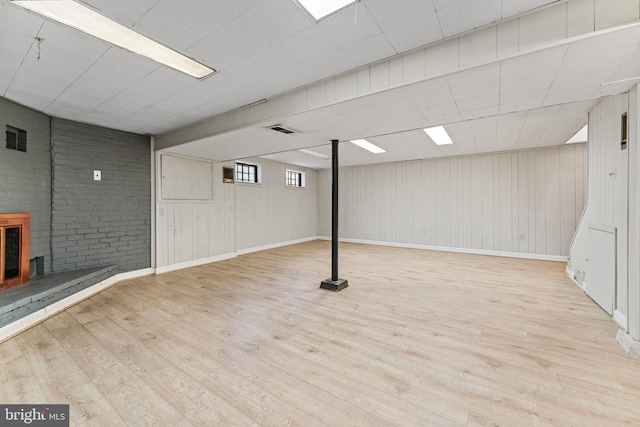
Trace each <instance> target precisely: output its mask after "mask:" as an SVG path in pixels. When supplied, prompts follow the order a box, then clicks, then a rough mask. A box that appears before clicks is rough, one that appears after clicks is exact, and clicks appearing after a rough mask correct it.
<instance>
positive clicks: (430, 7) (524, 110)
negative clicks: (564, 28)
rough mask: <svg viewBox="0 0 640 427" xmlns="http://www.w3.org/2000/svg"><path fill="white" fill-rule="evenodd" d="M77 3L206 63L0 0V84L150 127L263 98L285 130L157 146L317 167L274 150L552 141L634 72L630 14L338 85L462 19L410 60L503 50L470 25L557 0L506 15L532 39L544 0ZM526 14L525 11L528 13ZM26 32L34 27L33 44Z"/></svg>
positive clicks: (39, 104)
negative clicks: (140, 48) (439, 131)
mask: <svg viewBox="0 0 640 427" xmlns="http://www.w3.org/2000/svg"><path fill="white" fill-rule="evenodd" d="M572 1H577V0H570V2H572ZM616 1H620V4H623V3H624V4H625V5H627V4H630V3H631V2H625V1H624V0H616ZM83 2H84V3H86V4H88V5H89V6H90V7H92V8H94V9H96V10H100V11H103V12H104V13H105V14H106V15H107V16H110V17H112V18H114V19H116V20H117V21H118V22H121V23H123V24H125V25H128V26H131V27H132V28H134V29H137V30H139V31H141V32H142V33H143V34H145V35H147V36H149V37H151V38H152V39H155V40H158V41H160V42H162V43H165V44H167V45H168V46H169V47H172V48H173V49H177V50H178V51H181V52H183V53H185V54H187V55H188V56H191V57H194V58H196V59H198V60H200V61H203V62H204V63H206V64H207V65H209V66H211V67H213V68H216V69H217V70H218V71H219V73H217V74H215V75H213V76H210V77H208V78H206V79H204V80H202V81H199V80H197V79H193V78H190V77H187V76H186V75H183V74H181V73H178V72H176V71H172V70H169V69H167V68H165V67H162V66H160V65H158V64H156V63H155V62H152V61H150V60H148V59H144V58H141V57H138V56H136V55H134V54H131V53H129V52H126V51H123V50H120V49H118V48H114V47H109V45H107V44H106V43H103V42H101V41H99V40H97V39H94V38H92V37H89V36H86V35H83V34H81V33H78V32H76V31H74V30H71V29H69V28H66V27H63V26H61V25H58V24H55V23H53V22H51V21H45V20H44V19H42V18H40V17H38V16H37V15H35V14H33V13H30V12H27V11H26V10H24V9H22V8H20V7H17V6H16V5H14V4H11V2H9V1H7V0H0V3H1V4H0V6H1V7H2V9H1V12H2V13H0V54H1V55H3V58H4V60H3V61H2V63H0V94H2V95H3V96H6V97H7V98H9V99H11V100H14V101H16V102H19V103H22V104H24V105H26V106H28V107H31V108H35V109H37V110H41V111H44V112H47V113H50V114H53V115H56V116H59V117H63V118H68V119H73V120H79V121H83V122H88V123H96V124H100V125H104V126H108V127H113V128H117V129H122V130H129V131H135V132H139V133H149V134H155V135H158V134H161V133H164V132H168V131H171V130H174V129H177V128H185V127H187V126H191V125H193V124H194V123H196V122H198V121H201V120H205V119H207V118H210V117H213V116H216V115H218V114H222V113H225V112H227V111H230V110H234V109H237V108H239V107H242V106H244V105H246V104H250V103H253V102H256V101H259V100H262V99H269V103H267V104H266V105H265V108H269V109H271V110H270V111H273V112H274V114H279V115H280V116H279V117H278V119H277V122H280V123H282V124H283V125H285V126H291V127H292V128H294V129H296V130H298V131H299V133H298V134H296V135H294V136H292V137H287V136H284V135H280V134H275V133H274V132H272V131H267V130H265V129H264V126H266V125H270V124H274V123H273V122H271V123H258V124H256V122H255V121H254V122H247V123H251V124H249V125H248V126H249V127H248V128H244V129H243V128H240V129H238V130H236V131H233V132H228V133H223V134H220V135H209V136H207V137H206V138H204V139H202V140H200V141H193V142H190V143H186V144H184V145H181V146H178V147H175V148H172V151H173V152H180V153H182V154H188V155H193V156H197V157H205V158H211V159H215V160H228V159H233V158H238V157H252V156H256V155H273V156H276V157H277V158H280V159H282V160H283V161H286V162H287V163H293V164H296V163H295V162H304V163H298V164H301V165H302V164H304V165H308V166H309V167H326V164H327V162H325V161H321V160H320V159H314V158H311V159H308V157H309V156H308V155H305V154H302V153H297V152H293V153H289V152H288V151H291V150H295V149H297V148H308V147H316V150H317V151H321V152H326V153H329V147H328V143H329V140H331V139H334V138H337V139H340V140H345V139H349V138H361V137H369V138H372V139H375V141H376V143H379V144H380V145H381V146H383V147H386V148H388V152H387V153H385V155H381V156H373V155H369V154H368V153H366V152H364V153H363V150H361V149H359V148H357V147H355V146H353V145H351V144H342V148H341V150H342V161H343V164H353V165H356V164H363V163H379V162H385V161H400V160H411V159H416V158H430V157H440V156H451V155H459V154H472V153H484V152H492V151H496V150H513V149H517V148H526V147H537V146H541V145H558V144H562V143H563V142H564V141H563V140H562V139H563V138H564V136H565V135H568V134H569V133H571V132H575V130H576V129H575V128H576V127H577V126H579V125H580V124H581V123H582V122H584V120H585V117H586V114H587V112H588V109H589V108H590V107H591V106H592V105H594V103H595V102H597V100H598V97H599V96H603V95H607V94H615V93H620V92H624V91H626V90H629V88H630V87H631V86H632V85H633V84H634V83H636V82H637V81H640V75H638V74H640V65H639V64H640V56H639V55H640V53H639V52H640V49H639V48H638V46H639V44H640V24H639V23H636V24H634V25H630V26H626V27H619V28H614V29H609V30H607V31H604V32H601V33H594V34H591V33H589V34H583V35H581V36H580V37H579V38H577V39H575V40H568V41H567V42H563V44H562V45H560V46H557V47H555V48H550V49H545V50H541V51H538V52H534V53H526V52H523V51H520V52H518V51H517V48H518V43H515V42H513V40H512V39H509V40H508V41H510V42H512V43H511V44H512V45H513V46H512V48H513V49H512V50H510V51H509V54H511V55H513V56H512V57H511V58H510V59H506V60H498V59H496V60H495V61H494V62H493V63H491V64H487V65H482V66H479V67H475V68H469V69H464V70H463V71H460V72H456V73H455V74H448V75H445V76H443V77H439V78H435V79H430V80H424V81H419V82H417V83H415V84H411V85H407V86H404V87H394V88H392V89H388V90H385V91H382V92H379V93H375V94H372V95H368V96H366V97H361V98H356V99H350V97H351V96H356V97H357V94H358V89H365V88H366V89H367V90H369V89H372V90H373V89H376V88H377V89H383V88H387V87H388V85H389V84H392V83H393V82H394V81H395V83H393V84H396V83H397V82H398V78H399V77H398V76H400V77H405V78H406V77H407V76H408V75H407V74H406V73H408V72H409V68H410V67H409V65H408V63H405V62H404V61H405V60H406V61H408V60H409V59H408V57H407V58H404V59H403V60H402V61H391V62H390V64H392V65H393V66H392V65H389V67H388V69H387V70H384V69H383V68H380V69H378V71H380V73H378V74H376V75H374V74H373V73H372V74H371V75H370V79H371V80H370V81H366V79H365V80H364V81H363V82H361V85H360V86H355V87H354V86H353V81H352V80H350V79H349V76H351V75H355V74H352V73H350V72H351V71H353V70H355V69H357V68H358V67H360V66H364V65H369V64H373V63H377V62H378V61H382V60H386V59H389V58H393V57H394V55H396V54H397V53H401V52H408V51H411V50H414V49H416V52H420V51H421V49H423V48H424V47H425V46H426V45H428V44H430V43H433V42H435V41H440V40H442V39H443V38H444V37H454V36H456V35H459V34H460V33H467V35H465V36H464V38H463V39H455V38H452V39H451V40H448V41H447V42H445V43H443V44H441V45H435V46H436V47H435V49H436V51H435V53H434V51H433V50H431V51H430V52H429V53H430V56H429V58H430V61H429V62H428V63H426V64H425V67H427V68H426V69H427V71H428V72H430V73H431V72H433V73H438V74H439V73H445V72H446V71H448V70H453V69H454V67H458V66H459V65H460V64H462V66H463V67H462V68H464V66H465V65H467V64H471V62H474V61H476V60H478V59H479V58H480V57H482V58H483V59H482V61H486V58H484V56H485V54H486V53H487V52H488V51H495V52H494V53H495V54H501V53H504V51H502V52H501V50H500V46H503V47H504V42H505V40H502V42H503V44H502V45H501V44H500V40H497V39H496V43H495V46H494V42H493V40H494V37H496V36H495V35H496V34H497V35H498V36H497V37H500V34H501V33H500V32H499V31H497V30H496V28H488V29H484V30H482V31H481V32H471V33H469V32H470V31H472V30H473V29H475V28H479V27H483V26H486V25H488V24H491V23H492V22H496V21H499V20H500V19H504V18H507V17H510V16H514V15H517V14H520V13H525V14H526V12H527V11H530V10H531V9H533V8H538V7H541V6H544V5H548V4H552V3H558V5H559V6H558V7H550V8H548V9H546V10H545V12H544V13H542V14H538V15H536V16H537V18H536V17H532V16H533V15H522V16H521V17H520V18H521V19H518V20H517V21H511V22H510V24H509V25H510V28H511V30H512V31H513V30H514V29H515V32H514V33H513V34H514V37H515V38H516V41H517V42H523V41H524V43H525V44H526V43H527V40H518V31H519V33H520V36H522V37H524V39H530V40H529V41H534V42H535V41H536V40H537V41H539V40H543V39H544V36H545V35H544V34H543V35H540V34H538V33H539V32H540V28H546V27H547V26H549V29H548V30H545V32H547V31H548V32H549V34H547V35H550V34H551V33H552V32H553V34H556V33H555V32H556V31H559V30H558V29H559V28H560V27H561V25H560V23H564V22H566V20H567V19H569V18H570V17H567V16H565V15H564V12H563V11H564V10H568V9H567V8H564V7H563V5H564V2H559V1H558V2H556V1H550V0H509V1H506V0H480V1H478V0H399V1H397V2H389V1H387V0H361V1H360V2H358V3H357V4H355V5H352V6H350V7H347V8H346V9H345V10H343V11H341V12H339V13H337V14H335V15H333V16H330V17H328V18H326V19H323V20H321V21H320V22H317V23H316V22H314V20H313V19H311V18H309V16H307V15H306V14H305V13H304V12H303V11H302V10H301V9H300V8H299V7H298V6H297V5H296V4H295V3H294V2H293V1H292V0H238V1H233V2H229V1H222V0H185V1H182V2H174V1H171V0H141V1H136V2H130V1H125V0H109V1H107V0H84V1H83ZM635 3H636V7H637V2H635ZM597 4H598V6H597V7H596V9H597V10H596V9H594V12H595V13H596V15H598V13H600V14H601V16H600V18H599V19H600V21H599V22H600V24H598V25H605V24H606V23H603V22H604V21H603V19H604V20H605V21H606V20H608V21H611V23H615V22H619V23H621V22H622V21H621V20H624V19H623V17H622V16H621V14H620V11H611V12H610V13H605V12H602V11H601V10H600V9H602V8H603V7H604V6H603V5H604V4H605V2H604V1H600V0H598V2H597ZM607 4H609V3H607ZM570 5H571V4H569V6H570ZM627 6H628V5H627ZM627 6H623V7H622V9H621V10H627V9H626V8H627ZM538 18H540V22H539V24H540V25H533V26H532V25H529V24H531V23H532V22H534V23H535V22H536V19H538ZM634 19H635V18H634ZM554 22H555V23H556V24H553V23H554ZM520 24H522V28H520ZM527 25H529V26H527ZM501 28H506V27H505V26H504V25H503V26H502V27H501ZM494 31H495V32H494ZM585 31H586V30H585ZM503 35H504V34H503ZM36 37H41V38H42V39H44V41H43V42H42V43H41V44H40V49H39V51H38V49H37V42H36V39H35V38H36ZM438 46H439V47H440V48H441V49H438ZM454 47H455V48H454ZM520 48H522V46H520ZM428 49H431V48H428ZM439 53H442V54H443V55H445V54H446V56H442V55H440V56H439ZM38 54H40V59H38ZM416 56H417V57H420V58H419V60H420V61H424V58H425V57H426V56H424V55H422V54H420V53H418V54H416ZM493 56H494V57H495V55H493ZM382 64H383V63H381V65H382ZM405 65H407V68H406V69H405V68H403V67H404V66H405ZM455 70H456V71H458V70H460V68H455ZM343 73H344V74H343ZM363 76H364V75H363ZM329 77H336V79H335V80H333V81H332V82H333V84H334V86H335V87H333V88H332V89H331V90H332V92H331V96H337V97H338V98H339V99H341V100H343V102H337V103H334V104H332V105H328V106H323V105H324V104H323V102H324V93H323V92H322V91H323V90H324V87H323V85H322V84H317V85H315V86H313V87H314V88H315V89H308V94H309V95H308V96H309V98H308V101H309V103H310V105H311V107H313V108H316V107H317V108H316V109H315V110H312V111H304V112H302V113H296V114H291V111H296V110H295V108H294V107H295V106H293V107H292V105H293V104H290V103H289V100H290V99H293V97H298V98H299V101H300V102H298V106H299V107H301V108H306V107H307V103H306V102H303V101H307V98H306V95H305V96H304V97H303V96H302V94H304V93H305V92H303V91H300V92H293V91H294V90H295V89H296V88H299V87H304V86H307V85H311V84H314V83H315V82H318V81H320V80H322V79H324V78H329ZM415 77H416V78H417V79H420V78H422V76H421V75H420V76H415ZM634 78H637V80H634ZM356 83H357V80H356ZM334 92H335V93H334ZM287 93H289V94H291V95H290V96H289V95H283V96H282V97H280V98H277V99H281V100H282V101H281V102H280V101H278V102H276V101H274V100H275V99H276V98H274V97H276V96H278V95H281V94H287ZM298 98H296V99H298ZM543 106H544V107H543ZM241 111H242V110H241ZM248 111H249V110H247V112H248ZM251 111H253V110H251ZM301 111H303V110H301ZM229 117H232V116H229ZM255 117H258V116H255ZM234 123H235V122H234ZM443 124H444V125H446V127H447V129H448V131H449V132H450V134H451V135H452V137H453V138H454V140H455V142H454V145H453V146H448V147H437V146H434V144H433V143H432V142H431V141H430V140H429V138H428V137H427V136H426V135H425V134H424V132H422V131H421V129H422V128H423V127H428V126H436V125H443ZM568 136H571V135H568ZM372 142H373V141H372ZM322 150H324V151H322ZM276 157H273V158H276ZM311 165H316V166H311Z"/></svg>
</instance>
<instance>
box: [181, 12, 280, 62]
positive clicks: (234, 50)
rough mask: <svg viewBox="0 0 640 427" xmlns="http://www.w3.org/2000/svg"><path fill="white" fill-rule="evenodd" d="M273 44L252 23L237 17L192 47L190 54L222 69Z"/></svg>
mask: <svg viewBox="0 0 640 427" xmlns="http://www.w3.org/2000/svg"><path fill="white" fill-rule="evenodd" d="M272 44H273V43H272V42H271V41H270V40H267V39H264V38H262V37H261V36H260V34H259V32H258V30H257V29H256V28H254V26H253V25H252V24H250V23H248V22H246V21H244V20H243V19H241V18H236V19H234V20H232V21H230V22H228V23H227V24H226V25H225V26H224V27H222V28H220V29H219V30H218V31H215V32H214V33H213V34H211V35H209V36H207V37H205V38H204V39H202V40H201V41H200V42H198V43H196V44H195V45H193V46H192V47H190V48H189V50H188V54H189V56H193V57H194V58H199V59H202V60H204V61H205V62H206V63H207V64H209V65H211V66H212V67H213V68H215V69H216V70H218V71H221V70H224V69H226V68H228V67H230V66H232V65H234V64H236V63H238V62H239V61H241V60H243V59H245V58H248V57H250V56H252V55H254V54H256V53H258V52H260V51H261V50H263V49H266V48H268V47H269V46H271V45H272Z"/></svg>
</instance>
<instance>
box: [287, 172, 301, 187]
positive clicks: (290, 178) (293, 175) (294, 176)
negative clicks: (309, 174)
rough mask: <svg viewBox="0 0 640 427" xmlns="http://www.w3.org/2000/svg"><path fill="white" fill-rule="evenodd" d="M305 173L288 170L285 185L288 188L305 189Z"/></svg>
mask: <svg viewBox="0 0 640 427" xmlns="http://www.w3.org/2000/svg"><path fill="white" fill-rule="evenodd" d="M304 175H305V174H304V172H300V171H294V170H290V169H287V171H286V176H285V184H286V186H287V187H298V188H303V187H304V186H305V182H304V181H305V176H304Z"/></svg>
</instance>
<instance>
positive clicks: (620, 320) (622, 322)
mask: <svg viewBox="0 0 640 427" xmlns="http://www.w3.org/2000/svg"><path fill="white" fill-rule="evenodd" d="M613 320H614V321H615V322H616V323H617V324H618V326H620V327H621V328H622V329H624V330H625V331H627V330H628V329H629V324H628V323H627V316H625V315H624V314H622V313H620V312H619V311H618V310H614V311H613Z"/></svg>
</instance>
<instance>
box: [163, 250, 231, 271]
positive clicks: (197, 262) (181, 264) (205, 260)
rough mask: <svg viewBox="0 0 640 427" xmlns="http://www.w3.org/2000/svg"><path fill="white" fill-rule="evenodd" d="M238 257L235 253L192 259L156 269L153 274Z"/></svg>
mask: <svg viewBox="0 0 640 427" xmlns="http://www.w3.org/2000/svg"><path fill="white" fill-rule="evenodd" d="M237 256H238V255H237V254H236V253H231V254H224V255H216V256H211V257H207V258H200V259H194V260H192V261H185V262H179V263H177V264H171V265H165V266H162V267H156V269H155V273H156V274H162V273H168V272H170V271H176V270H182V269H183V268H189V267H197V266H199V265H204V264H210V263H212V262H218V261H224V260H227V259H231V258H235V257H237Z"/></svg>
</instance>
